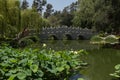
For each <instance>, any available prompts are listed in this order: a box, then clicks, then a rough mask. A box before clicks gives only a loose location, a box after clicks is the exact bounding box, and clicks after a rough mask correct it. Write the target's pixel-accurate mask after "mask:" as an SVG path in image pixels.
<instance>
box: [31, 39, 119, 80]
mask: <svg viewBox="0 0 120 80" xmlns="http://www.w3.org/2000/svg"><path fill="white" fill-rule="evenodd" d="M43 43H45V44H46V45H47V47H46V48H47V49H54V50H80V49H85V50H87V51H88V52H89V54H88V55H85V56H83V60H84V61H85V62H87V63H88V64H89V65H88V67H87V68H85V69H84V70H82V71H81V74H83V76H85V80H112V77H110V76H109V74H110V73H113V72H114V66H115V65H116V64H119V63H120V50H116V49H102V48H100V46H98V45H91V44H90V43H89V41H73V40H71V41H44V42H43ZM43 43H41V44H36V45H34V46H32V47H34V48H36V47H39V48H41V47H42V44H43Z"/></svg>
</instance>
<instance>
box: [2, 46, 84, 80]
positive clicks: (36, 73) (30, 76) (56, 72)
mask: <svg viewBox="0 0 120 80" xmlns="http://www.w3.org/2000/svg"><path fill="white" fill-rule="evenodd" d="M45 46H46V45H44V46H43V47H45ZM85 53H86V52H85V51H83V50H80V51H54V50H46V49H42V50H39V49H13V48H11V47H6V46H4V47H0V80H6V79H8V80H61V79H65V78H66V79H67V78H68V77H69V76H70V75H71V73H73V72H72V71H74V70H77V69H78V68H82V67H83V65H86V64H84V62H83V61H81V60H80V59H79V57H80V55H81V54H85Z"/></svg>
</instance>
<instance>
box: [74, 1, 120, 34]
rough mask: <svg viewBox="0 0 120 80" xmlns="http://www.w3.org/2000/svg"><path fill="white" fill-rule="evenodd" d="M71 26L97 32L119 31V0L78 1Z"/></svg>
mask: <svg viewBox="0 0 120 80" xmlns="http://www.w3.org/2000/svg"><path fill="white" fill-rule="evenodd" d="M78 3H79V4H78V9H77V12H76V13H75V16H74V19H73V25H75V26H80V27H87V28H92V29H95V30H97V31H98V32H100V31H103V32H109V33H111V32H116V33H119V31H120V23H118V22H120V16H119V13H120V8H119V6H120V5H119V4H120V1H119V0H115V1H114V0H109V1H108V0H78Z"/></svg>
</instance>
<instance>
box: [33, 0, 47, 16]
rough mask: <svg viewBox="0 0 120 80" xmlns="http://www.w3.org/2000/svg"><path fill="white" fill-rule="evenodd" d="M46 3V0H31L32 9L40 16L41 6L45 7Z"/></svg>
mask: <svg viewBox="0 0 120 80" xmlns="http://www.w3.org/2000/svg"><path fill="white" fill-rule="evenodd" d="M46 3H47V1H46V0H33V4H32V8H33V9H35V10H37V11H38V12H39V13H40V14H41V15H42V10H43V6H45V4H46Z"/></svg>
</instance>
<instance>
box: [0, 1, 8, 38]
mask: <svg viewBox="0 0 120 80" xmlns="http://www.w3.org/2000/svg"><path fill="white" fill-rule="evenodd" d="M6 21H7V0H3V1H2V0H0V38H4V37H5V35H6V29H7V22H6Z"/></svg>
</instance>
